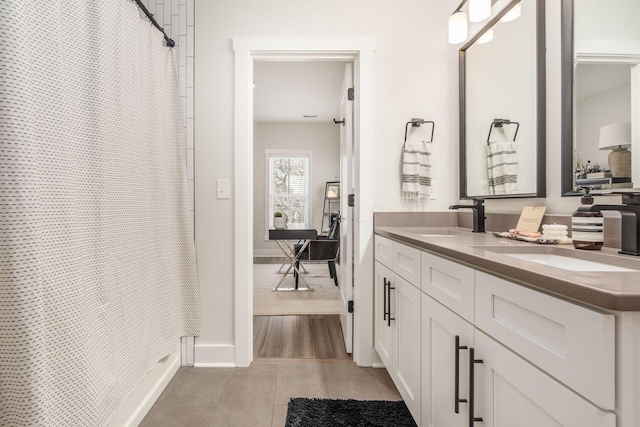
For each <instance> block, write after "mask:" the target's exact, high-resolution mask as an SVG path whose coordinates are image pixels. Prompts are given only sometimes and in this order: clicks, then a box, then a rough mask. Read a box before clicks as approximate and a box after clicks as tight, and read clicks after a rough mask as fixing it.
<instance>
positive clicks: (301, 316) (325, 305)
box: [253, 59, 353, 359]
mask: <svg viewBox="0 0 640 427" xmlns="http://www.w3.org/2000/svg"><path fill="white" fill-rule="evenodd" d="M352 70H353V64H352V62H350V61H345V60H342V61H320V60H305V61H303V60H297V61H285V60H273V59H267V60H256V61H254V69H253V97H254V98H253V106H254V111H253V156H254V169H253V174H254V175H253V181H254V186H253V201H254V223H253V229H254V236H253V239H254V247H253V250H254V264H253V295H254V300H253V303H254V304H253V315H254V359H258V358H259V359H263V358H302V359H310V358H311V359H313V358H316V359H327V358H328V359H344V358H350V356H349V355H348V354H347V353H351V352H352V341H351V340H352V334H351V333H350V332H351V330H350V328H351V327H352V324H353V322H352V319H351V318H352V315H351V314H349V313H348V312H347V303H345V301H347V300H349V299H350V298H348V299H343V298H342V294H348V295H350V294H351V293H350V292H345V291H344V288H345V287H347V288H348V287H351V286H352V283H351V277H350V275H349V274H344V273H349V269H348V268H345V267H346V266H345V264H346V263H351V258H352V257H351V256H340V251H339V247H340V243H342V244H343V246H345V247H346V246H347V243H351V242H346V240H347V239H341V238H340V237H341V236H340V233H339V231H340V230H338V227H337V226H338V225H340V215H341V213H342V211H343V207H342V206H341V205H342V203H341V201H342V197H341V196H343V193H344V194H346V193H347V192H349V191H350V190H351V183H350V182H351V176H350V174H351V170H350V169H351V165H352V161H351V160H352V149H351V147H352V145H351V141H352V140H353V138H352V137H351V135H352V132H350V133H349V134H348V135H347V132H346V130H347V129H348V130H351V129H353V123H352V113H351V110H352V104H353V103H352V102H348V101H346V98H347V97H346V91H347V88H348V87H351V82H352V81H353V75H352V74H353V72H352ZM343 92H344V93H345V96H342V93H343ZM343 101H344V102H343ZM347 108H349V111H348V114H343V110H346V109H347ZM347 115H348V118H347ZM347 121H349V123H348V124H347ZM347 137H348V138H347ZM343 138H345V139H349V143H348V148H349V150H346V148H347V142H346V141H341V139H343ZM343 158H344V159H345V160H344V161H341V159H343ZM343 165H345V166H346V167H345V168H344V170H342V169H343V167H342V166H343ZM345 175H349V176H345ZM341 189H344V191H341ZM276 212H278V213H279V214H281V215H283V216H284V217H285V218H286V219H287V220H286V227H287V228H289V229H294V228H298V227H302V228H305V229H312V230H313V232H314V234H317V235H318V236H320V237H319V239H321V240H317V241H309V248H308V249H306V250H305V251H303V253H308V254H310V255H313V256H311V257H309V258H311V259H309V261H308V262H305V261H303V262H301V263H300V264H299V270H300V273H301V274H299V275H296V274H293V273H294V271H291V269H290V266H291V263H290V261H289V260H288V259H287V257H286V256H285V255H288V256H291V257H293V256H295V255H294V254H293V253H292V252H290V250H291V249H292V248H298V249H297V250H296V252H297V251H299V250H300V249H299V248H300V245H302V244H303V243H304V242H307V241H306V240H305V241H299V240H296V239H292V240H289V241H286V240H285V241H279V242H276V241H274V240H270V238H269V230H272V229H274V228H275V222H276V219H275V218H274V213H276ZM345 216H347V215H345ZM348 216H349V217H350V215H348ZM281 222H282V221H281ZM346 225H348V227H346V228H345V231H347V232H348V231H349V230H350V228H351V227H350V225H349V224H346ZM331 227H333V231H332V232H331V233H330V230H332V228H331ZM329 234H331V236H329ZM342 253H345V254H347V255H349V253H348V252H346V251H344V250H343V251H342ZM303 259H304V258H303ZM334 259H335V261H334ZM334 273H335V274H334ZM347 276H349V277H347ZM297 285H299V288H296V286H297ZM276 286H278V291H274V290H273V289H274V288H275V287H276ZM296 289H299V290H296ZM306 289H312V291H307V290H306ZM348 290H349V291H350V289H348ZM340 319H344V320H345V322H344V324H345V329H346V330H347V332H349V333H348V334H344V338H343V333H342V327H341V322H340Z"/></svg>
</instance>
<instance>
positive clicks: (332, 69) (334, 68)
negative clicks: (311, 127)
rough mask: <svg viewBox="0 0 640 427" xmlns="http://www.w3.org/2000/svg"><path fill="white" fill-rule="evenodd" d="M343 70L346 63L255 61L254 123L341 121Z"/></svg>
mask: <svg viewBox="0 0 640 427" xmlns="http://www.w3.org/2000/svg"><path fill="white" fill-rule="evenodd" d="M344 69H345V62H321V61H297V62H286V61H255V62H254V69H253V82H254V89H253V120H254V121H255V122H311V123H315V122H331V121H332V120H333V119H334V118H335V119H338V118H339V117H340V91H341V89H342V79H343V77H344ZM305 115H311V116H314V115H317V117H316V118H305V117H304V116H305Z"/></svg>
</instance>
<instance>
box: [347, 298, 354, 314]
mask: <svg viewBox="0 0 640 427" xmlns="http://www.w3.org/2000/svg"><path fill="white" fill-rule="evenodd" d="M347 311H348V312H349V313H353V300H351V301H349V302H347Z"/></svg>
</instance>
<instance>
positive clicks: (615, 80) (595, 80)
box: [576, 64, 631, 101]
mask: <svg viewBox="0 0 640 427" xmlns="http://www.w3.org/2000/svg"><path fill="white" fill-rule="evenodd" d="M630 83H631V65H629V64H578V67H577V68H576V99H577V100H579V101H580V100H583V99H585V98H589V97H591V96H595V95H598V94H600V93H602V92H606V91H608V90H611V89H613V88H616V87H619V86H622V85H629V84H630Z"/></svg>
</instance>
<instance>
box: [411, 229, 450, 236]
mask: <svg viewBox="0 0 640 427" xmlns="http://www.w3.org/2000/svg"><path fill="white" fill-rule="evenodd" d="M417 234H418V236H421V237H456V236H457V235H458V234H457V232H455V231H453V230H447V229H439V230H421V231H420V232H419V233H417Z"/></svg>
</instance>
